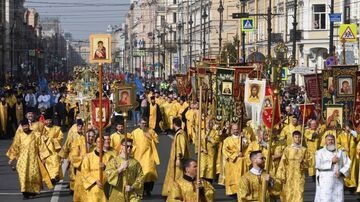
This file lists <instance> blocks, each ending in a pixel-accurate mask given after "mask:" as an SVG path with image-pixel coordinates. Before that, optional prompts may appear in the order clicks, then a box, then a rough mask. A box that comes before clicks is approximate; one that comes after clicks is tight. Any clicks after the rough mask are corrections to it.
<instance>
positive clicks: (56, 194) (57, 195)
mask: <svg viewBox="0 0 360 202" xmlns="http://www.w3.org/2000/svg"><path fill="white" fill-rule="evenodd" d="M68 163H69V162H68V160H67V159H65V160H64V162H63V164H62V166H61V168H62V171H63V174H64V176H65V172H66V168H67V166H68ZM63 181H64V180H60V181H59V183H58V184H57V185H56V186H55V188H54V192H53V195H52V197H51V201H50V202H58V201H59V198H60V192H61V189H62V188H63V183H62V182H63Z"/></svg>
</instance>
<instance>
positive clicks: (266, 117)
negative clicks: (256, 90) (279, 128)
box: [262, 86, 281, 128]
mask: <svg viewBox="0 0 360 202" xmlns="http://www.w3.org/2000/svg"><path fill="white" fill-rule="evenodd" d="M274 102H275V105H274ZM274 106H276V110H275V111H276V113H275V116H274V125H276V124H278V123H279V122H280V120H281V118H280V105H279V97H277V98H276V101H275V96H274V95H273V92H272V89H271V87H270V86H266V90H265V100H264V105H263V113H262V120H263V123H264V125H265V126H266V127H267V128H271V122H272V114H273V109H274V108H273V107H274Z"/></svg>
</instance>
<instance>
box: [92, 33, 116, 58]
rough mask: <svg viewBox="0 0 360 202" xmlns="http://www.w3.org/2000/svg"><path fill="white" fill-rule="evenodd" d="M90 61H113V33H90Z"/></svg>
mask: <svg viewBox="0 0 360 202" xmlns="http://www.w3.org/2000/svg"><path fill="white" fill-rule="evenodd" d="M89 55H90V63H111V35H110V34H93V35H90V54H89Z"/></svg>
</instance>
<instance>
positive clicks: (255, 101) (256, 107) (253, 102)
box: [244, 78, 266, 126]
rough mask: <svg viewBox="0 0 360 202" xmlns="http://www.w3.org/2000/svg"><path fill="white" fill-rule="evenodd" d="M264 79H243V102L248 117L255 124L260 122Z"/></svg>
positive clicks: (263, 96)
mask: <svg viewBox="0 0 360 202" xmlns="http://www.w3.org/2000/svg"><path fill="white" fill-rule="evenodd" d="M265 88H266V80H265V79H263V80H257V79H254V80H250V79H248V78H247V79H246V80H245V93H244V102H245V106H246V112H247V115H248V117H251V119H252V121H253V123H254V124H255V126H258V125H260V124H261V118H262V117H261V110H262V106H263V102H264V98H265Z"/></svg>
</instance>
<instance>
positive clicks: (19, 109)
mask: <svg viewBox="0 0 360 202" xmlns="http://www.w3.org/2000/svg"><path fill="white" fill-rule="evenodd" d="M15 114H16V121H17V124H18V125H19V124H20V121H21V120H23V119H24V118H25V117H24V105H23V103H22V102H20V103H16V105H15Z"/></svg>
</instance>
